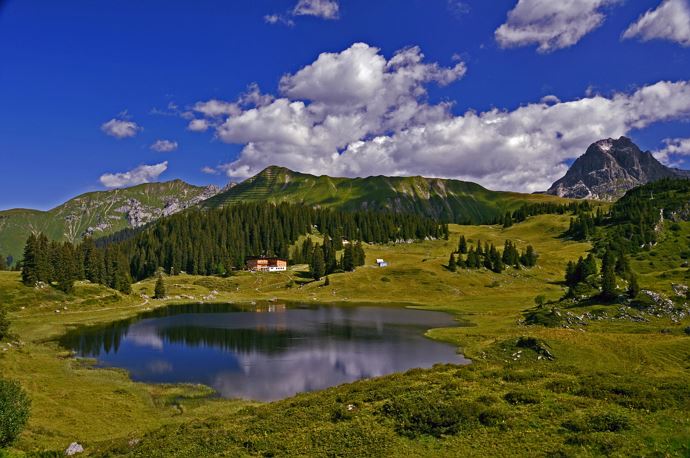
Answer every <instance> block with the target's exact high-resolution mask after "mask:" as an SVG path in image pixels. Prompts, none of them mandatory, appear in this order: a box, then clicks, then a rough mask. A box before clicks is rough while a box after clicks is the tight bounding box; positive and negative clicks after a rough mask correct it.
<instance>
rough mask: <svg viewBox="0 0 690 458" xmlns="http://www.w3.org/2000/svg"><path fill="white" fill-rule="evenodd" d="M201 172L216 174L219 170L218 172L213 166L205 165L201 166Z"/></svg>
mask: <svg viewBox="0 0 690 458" xmlns="http://www.w3.org/2000/svg"><path fill="white" fill-rule="evenodd" d="M201 173H205V174H207V175H218V174H219V173H220V172H218V170H216V169H214V168H213V167H209V166H208V165H205V166H204V167H202V168H201Z"/></svg>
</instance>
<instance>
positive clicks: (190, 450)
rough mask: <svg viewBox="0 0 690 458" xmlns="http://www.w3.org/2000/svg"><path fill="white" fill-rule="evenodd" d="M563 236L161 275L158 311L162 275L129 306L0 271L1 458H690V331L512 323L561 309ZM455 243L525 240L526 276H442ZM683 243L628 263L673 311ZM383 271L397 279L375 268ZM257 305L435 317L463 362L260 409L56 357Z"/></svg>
mask: <svg viewBox="0 0 690 458" xmlns="http://www.w3.org/2000/svg"><path fill="white" fill-rule="evenodd" d="M568 222H569V216H555V215H542V216H536V217H531V218H529V219H528V220H527V221H525V222H523V223H520V224H516V225H514V226H512V227H510V228H507V229H504V228H503V227H501V226H457V225H452V226H451V237H450V239H449V240H435V241H424V242H419V243H410V244H397V245H393V244H390V245H376V246H374V245H370V246H366V247H365V251H366V257H367V265H366V266H364V267H361V268H358V269H357V270H356V271H355V272H348V273H337V274H333V275H331V276H330V277H329V283H330V284H329V285H328V286H324V282H323V280H322V281H312V280H311V279H310V278H309V274H308V272H307V271H306V270H307V267H306V266H295V267H293V268H292V269H290V270H289V271H287V272H281V273H248V272H241V273H238V274H236V275H233V276H230V277H228V278H220V277H198V276H190V275H179V276H175V277H166V278H165V282H166V288H167V294H168V298H167V299H165V300H154V299H150V298H148V297H152V296H153V289H154V283H155V279H149V280H146V281H142V282H140V283H137V284H135V285H133V290H134V291H133V294H132V295H129V296H126V295H121V294H120V293H117V292H114V291H112V290H109V289H107V288H105V287H102V286H99V285H92V284H89V283H86V282H78V283H77V284H76V287H75V292H74V294H72V295H64V294H62V293H60V292H57V291H56V290H54V289H52V288H43V289H36V288H28V287H25V286H23V285H22V284H21V282H20V278H19V274H18V273H16V272H0V306H2V307H6V308H7V309H8V310H9V312H10V319H11V320H12V327H11V329H10V332H11V336H10V338H9V339H6V340H4V341H2V342H0V372H1V373H2V376H3V377H5V378H9V379H14V380H18V381H19V382H20V383H21V385H22V387H23V388H24V389H25V390H26V391H27V393H28V394H29V396H30V398H31V400H32V413H31V418H30V420H29V424H28V426H27V428H26V429H25V431H24V432H23V433H22V435H21V436H20V438H19V440H18V441H17V442H16V443H15V444H14V445H13V446H12V448H11V449H9V450H7V451H5V452H0V456H2V453H5V455H9V456H58V455H62V454H63V452H64V450H65V449H66V448H67V446H68V445H69V444H70V443H71V442H75V441H76V442H79V443H80V444H82V445H83V446H84V448H85V453H84V454H85V455H87V456H121V455H122V456H142V457H151V456H161V457H164V456H166V457H167V456H208V455H218V456H233V457H234V456H517V455H522V456H524V455H528V456H552V457H566V456H604V455H608V456H660V457H662V456H690V415H689V414H688V412H690V335H688V334H687V333H686V329H687V328H689V327H690V319H689V318H688V317H685V318H684V319H682V320H680V321H673V320H671V319H670V318H669V317H667V316H660V317H653V316H650V317H646V321H633V320H628V319H621V318H616V312H617V309H618V308H619V307H620V305H604V304H597V303H591V302H589V303H587V305H586V306H576V307H573V308H572V309H570V310H568V311H569V312H571V313H573V314H574V315H578V316H579V315H583V314H585V313H587V312H590V313H600V312H601V311H602V310H603V311H606V312H607V317H609V318H606V319H601V320H591V321H588V322H587V323H585V324H581V325H573V326H568V327H567V328H566V327H544V326H539V325H534V326H527V325H525V324H524V323H523V312H524V311H525V310H528V309H531V308H533V307H534V306H535V302H534V299H535V297H536V296H538V295H544V296H545V299H546V301H557V300H558V299H559V298H561V297H562V296H563V295H564V293H565V286H564V285H563V282H562V280H563V272H564V267H565V265H566V263H567V262H568V261H571V260H577V258H578V257H579V256H582V255H584V254H586V252H587V251H588V250H589V249H590V248H591V246H590V245H589V244H588V243H579V242H573V241H569V240H566V239H564V238H563V237H562V234H563V232H564V231H565V229H566V228H567V227H568ZM461 234H462V235H464V236H465V237H466V238H467V239H468V241H469V242H470V244H475V243H477V241H479V240H481V241H482V243H483V242H485V241H487V242H489V243H492V242H493V243H495V244H496V245H497V246H500V247H502V246H503V242H504V241H505V240H506V239H510V240H512V241H514V242H516V244H517V246H518V248H519V249H523V248H525V247H526V246H527V245H528V244H531V245H533V246H534V248H535V249H536V251H537V253H538V254H539V260H538V263H537V266H536V267H534V268H531V269H519V270H516V269H513V268H508V269H506V270H505V271H504V272H502V273H500V274H496V273H493V272H490V271H487V270H485V269H481V270H476V271H470V270H465V269H459V270H458V271H457V272H450V271H449V270H448V269H446V268H445V264H446V263H447V261H448V257H449V254H450V252H451V251H453V250H455V249H456V247H457V244H458V239H459V237H460V235H461ZM689 237H690V224H687V223H680V224H679V225H678V228H674V229H673V230H668V231H666V232H665V235H664V238H663V239H662V240H661V241H660V242H659V243H658V245H657V246H656V247H655V248H654V249H653V250H651V251H644V252H641V254H639V255H637V256H636V257H634V258H632V266H633V269H634V270H635V271H636V272H637V273H638V274H639V280H640V284H641V287H642V288H643V289H647V288H649V289H654V290H655V291H659V292H662V293H664V294H665V295H666V296H668V297H669V298H674V294H675V292H674V289H673V286H672V285H673V284H684V285H687V284H688V281H689V280H690V277H688V274H687V272H688V268H687V264H685V262H686V260H688V259H690V238H689ZM679 246H681V249H678V247H679ZM685 247H688V248H687V249H686V248H685ZM376 258H383V259H385V260H386V261H387V262H389V264H390V266H389V267H387V268H378V267H375V266H373V261H374V260H375V259H376ZM143 295H146V296H148V297H144V296H143ZM267 300H271V301H298V302H315V303H348V302H349V303H353V304H354V303H356V304H360V303H369V302H371V303H377V304H381V303H388V304H390V305H393V306H400V307H403V306H404V307H419V308H425V309H430V310H442V311H446V312H448V313H451V314H453V315H454V316H455V317H456V318H457V320H458V324H459V326H457V327H452V328H444V329H430V330H429V331H428V333H427V334H428V336H429V337H430V338H433V339H440V340H443V341H447V342H451V343H453V344H454V345H456V346H457V347H458V351H459V352H462V353H463V354H464V355H465V356H466V357H468V358H469V359H471V360H472V363H471V364H470V365H468V366H462V367H461V366H453V365H437V366H435V367H434V368H432V369H428V370H421V369H414V370H411V371H408V372H407V373H404V374H394V375H390V376H386V377H380V378H376V379H371V380H363V381H359V382H355V383H351V384H346V385H341V386H337V387H333V388H329V389H326V390H323V391H318V392H312V393H304V394H300V395H297V396H295V397H293V398H289V399H285V400H282V401H278V402H272V403H258V402H250V401H244V400H223V399H219V398H216V397H214V396H213V393H212V392H211V390H210V389H209V388H207V387H204V386H191V385H148V384H142V383H135V382H133V381H131V380H130V379H129V378H128V375H127V373H125V372H124V371H121V370H115V369H101V368H95V367H94V366H93V364H92V363H91V362H90V361H85V360H77V359H75V358H73V357H72V355H71V354H70V353H69V352H68V351H66V350H65V349H63V348H61V347H60V346H59V345H58V344H57V338H58V337H59V336H61V335H62V334H64V333H65V332H66V331H68V330H69V329H72V328H74V327H77V326H82V325H91V324H97V323H107V322H111V321H115V320H119V319H123V318H127V317H131V316H134V315H136V314H137V313H141V312H143V311H145V310H148V309H151V308H154V307H162V306H165V305H167V304H172V303H189V302H194V303H196V302H204V303H210V302H218V303H222V302H240V303H251V302H254V301H267ZM675 300H676V301H678V300H680V299H678V298H675Z"/></svg>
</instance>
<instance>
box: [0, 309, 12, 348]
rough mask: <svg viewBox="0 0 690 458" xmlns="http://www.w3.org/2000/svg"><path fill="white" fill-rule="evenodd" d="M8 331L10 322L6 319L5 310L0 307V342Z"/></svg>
mask: <svg viewBox="0 0 690 458" xmlns="http://www.w3.org/2000/svg"><path fill="white" fill-rule="evenodd" d="M9 331H10V320H9V318H7V310H5V309H4V308H3V306H1V305H0V340H2V339H4V338H5V336H6V335H7V334H8V333H9Z"/></svg>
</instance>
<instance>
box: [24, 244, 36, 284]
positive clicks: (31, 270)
mask: <svg viewBox="0 0 690 458" xmlns="http://www.w3.org/2000/svg"><path fill="white" fill-rule="evenodd" d="M37 250H38V239H37V238H36V236H35V235H34V234H31V235H30V236H29V238H28V239H27V240H26V245H24V260H23V261H22V282H23V283H24V284H25V285H26V286H34V285H35V284H36V282H38V281H39V280H38V271H37V269H38V266H37V261H36V257H37V255H38V254H37Z"/></svg>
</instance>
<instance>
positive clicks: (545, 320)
mask: <svg viewBox="0 0 690 458" xmlns="http://www.w3.org/2000/svg"><path fill="white" fill-rule="evenodd" d="M524 316H525V323H526V324H529V325H541V326H545V327H547V328H554V327H557V326H560V325H561V324H563V319H562V318H561V316H560V315H559V314H558V313H556V310H555V309H551V310H549V309H544V308H536V309H532V310H528V311H526V312H525V314H524Z"/></svg>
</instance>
